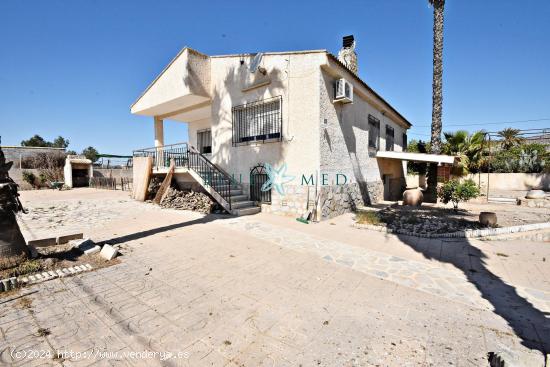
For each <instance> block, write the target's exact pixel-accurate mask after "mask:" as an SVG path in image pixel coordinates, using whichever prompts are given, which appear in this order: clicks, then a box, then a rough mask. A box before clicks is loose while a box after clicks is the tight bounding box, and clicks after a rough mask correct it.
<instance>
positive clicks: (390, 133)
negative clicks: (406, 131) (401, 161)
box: [386, 125, 395, 151]
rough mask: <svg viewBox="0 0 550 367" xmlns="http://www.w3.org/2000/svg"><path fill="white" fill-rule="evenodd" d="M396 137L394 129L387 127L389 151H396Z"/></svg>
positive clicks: (387, 147) (387, 146) (387, 148)
mask: <svg viewBox="0 0 550 367" xmlns="http://www.w3.org/2000/svg"><path fill="white" fill-rule="evenodd" d="M394 135H395V132H394V130H393V127H391V126H388V125H386V150H388V151H393V149H394V139H395V137H394Z"/></svg>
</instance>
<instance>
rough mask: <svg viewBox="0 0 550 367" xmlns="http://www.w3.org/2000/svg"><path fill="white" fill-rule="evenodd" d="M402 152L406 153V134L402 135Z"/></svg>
mask: <svg viewBox="0 0 550 367" xmlns="http://www.w3.org/2000/svg"><path fill="white" fill-rule="evenodd" d="M403 151H404V152H406V151H407V133H403Z"/></svg>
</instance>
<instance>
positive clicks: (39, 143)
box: [21, 135, 51, 147]
mask: <svg viewBox="0 0 550 367" xmlns="http://www.w3.org/2000/svg"><path fill="white" fill-rule="evenodd" d="M21 146H22V147H49V146H51V143H50V142H49V141H46V140H44V138H43V137H41V136H40V135H34V136H33V137H31V138H30V139H28V140H23V141H21Z"/></svg>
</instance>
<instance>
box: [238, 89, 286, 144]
mask: <svg viewBox="0 0 550 367" xmlns="http://www.w3.org/2000/svg"><path fill="white" fill-rule="evenodd" d="M281 107H282V98H281V97H280V96H279V97H274V98H270V99H265V100H261V101H257V102H252V103H247V104H245V105H241V106H235V107H233V109H232V112H233V145H238V144H241V143H251V142H258V141H265V140H278V141H280V140H281V139H282V113H281Z"/></svg>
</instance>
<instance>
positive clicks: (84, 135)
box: [0, 0, 550, 154]
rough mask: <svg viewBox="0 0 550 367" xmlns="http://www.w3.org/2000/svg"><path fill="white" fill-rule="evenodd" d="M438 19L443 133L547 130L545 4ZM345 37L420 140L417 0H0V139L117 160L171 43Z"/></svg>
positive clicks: (427, 100)
mask: <svg viewBox="0 0 550 367" xmlns="http://www.w3.org/2000/svg"><path fill="white" fill-rule="evenodd" d="M445 18H446V19H445V22H446V23H445V52H444V72H445V74H444V113H443V121H444V131H448V130H456V129H458V128H466V129H470V130H475V129H477V128H485V129H488V130H493V131H494V130H499V129H501V128H503V127H506V126H510V125H513V126H515V127H518V128H542V127H550V22H549V21H548V20H549V19H550V2H549V1H547V0H528V1H512V0H509V1H502V0H486V1H478V0H447V5H446V14H445ZM347 34H354V35H355V38H356V41H357V52H358V54H359V68H360V72H359V73H360V76H361V77H362V78H363V79H364V80H365V81H366V82H367V83H369V84H370V85H371V86H372V87H373V88H374V89H375V90H376V91H377V92H379V93H380V94H381V95H382V96H383V97H384V98H385V99H387V100H388V101H389V102H390V103H391V104H392V105H393V106H394V107H395V108H397V109H398V110H399V111H400V112H401V113H402V114H403V115H404V116H406V117H407V118H408V119H409V120H410V121H411V122H412V123H413V125H414V128H413V129H412V130H411V131H410V139H411V138H425V139H428V136H426V135H427V134H428V133H429V123H430V121H431V80H432V79H431V78H432V64H431V62H432V11H431V9H430V8H429V7H428V5H427V0H393V1H380V0H378V1H371V0H362V1H346V2H344V3H342V2H337V1H334V0H332V1H322V0H315V1H296V0H293V1H286V0H279V1H269V2H267V1H266V2H264V1H206V0H204V1H192V2H191V1H175V0H174V1H164V0H156V1H138V0H131V1H130V0H117V1H112V0H88V1H85V0H65V1H61V0H48V1H43V0H35V1H28V0H3V1H1V2H0V40H1V45H2V52H1V53H0V85H1V87H0V134H1V135H2V144H3V145H16V144H19V143H20V141H21V140H22V139H24V138H28V137H30V136H31V135H33V134H40V135H42V136H43V137H45V138H47V139H53V138H55V137H56V136H57V135H62V136H64V137H66V138H68V139H69V140H70V141H71V145H70V147H69V148H70V149H75V150H78V151H80V150H81V149H82V148H84V147H86V146H89V145H92V146H95V147H97V148H98V150H99V151H100V152H102V153H113V154H130V152H131V150H132V149H134V148H139V147H147V146H151V145H152V143H153V124H152V121H151V119H150V118H146V117H140V116H132V115H130V113H129V106H130V104H131V103H132V102H133V101H134V100H135V99H136V97H137V96H138V95H139V94H140V93H141V92H142V91H143V89H144V88H145V87H146V86H147V85H148V83H149V82H150V81H151V80H152V79H153V78H154V77H155V76H156V75H157V74H158V73H159V72H160V71H161V70H162V69H163V67H164V66H165V65H166V64H167V63H168V62H169V61H170V60H171V58H172V57H173V56H174V55H175V54H176V53H177V52H178V51H179V49H181V48H182V47H183V46H185V45H187V46H191V47H193V48H195V49H197V50H199V51H201V52H204V53H206V54H226V53H239V52H257V51H283V50H303V49H328V50H329V51H332V52H334V53H336V52H337V51H338V49H339V47H340V44H341V37H342V36H344V35H347ZM542 118H547V119H549V120H545V121H532V122H524V123H514V124H489V123H493V122H501V121H518V120H535V119H542ZM465 123H478V124H480V125H471V126H456V125H457V124H465ZM165 129H166V131H165V136H166V139H165V140H166V141H165V142H166V143H174V142H179V141H185V140H186V134H187V133H186V129H185V125H184V124H181V123H177V122H167V123H166V127H165Z"/></svg>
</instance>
